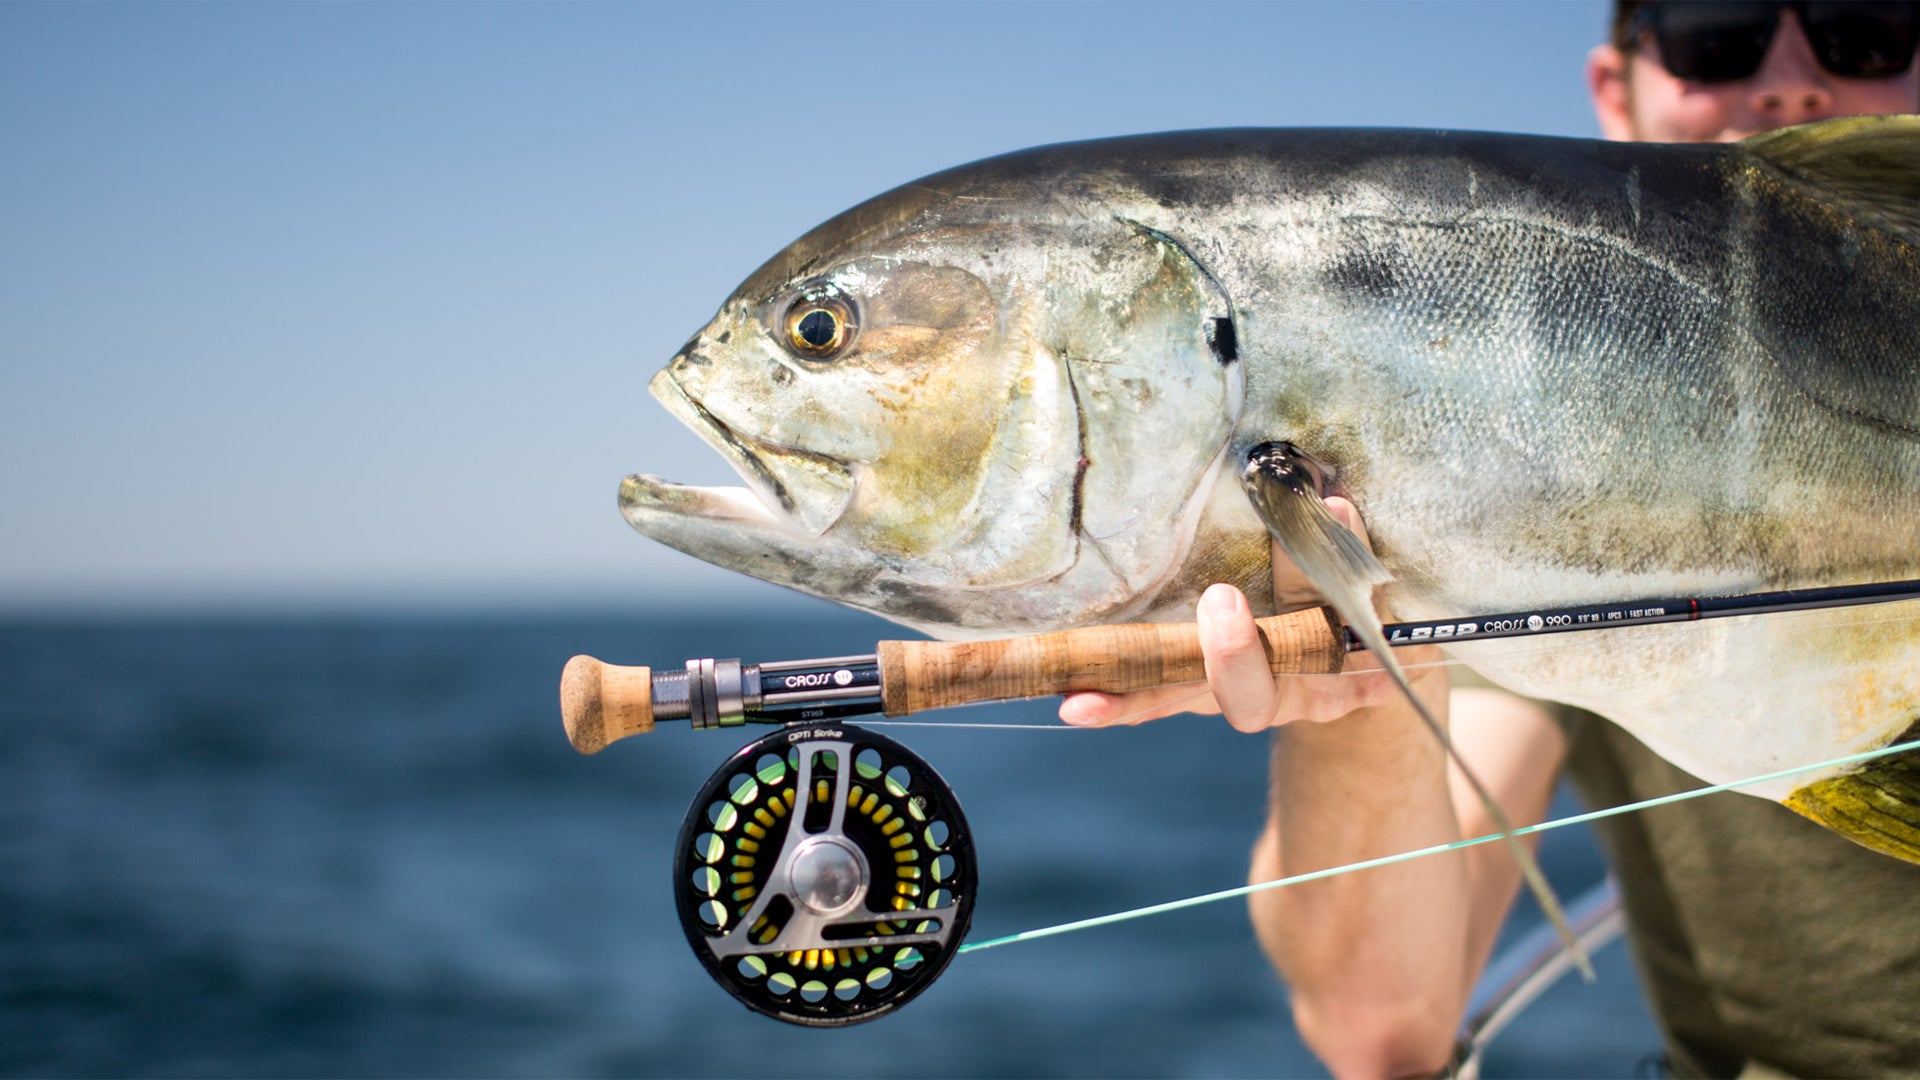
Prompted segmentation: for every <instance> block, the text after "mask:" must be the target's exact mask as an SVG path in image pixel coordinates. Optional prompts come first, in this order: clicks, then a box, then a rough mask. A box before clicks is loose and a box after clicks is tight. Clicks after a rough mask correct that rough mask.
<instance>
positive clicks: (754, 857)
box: [673, 723, 975, 1027]
mask: <svg viewBox="0 0 1920 1080" xmlns="http://www.w3.org/2000/svg"><path fill="white" fill-rule="evenodd" d="M674 850H675V854H674V866H673V880H674V896H675V899H676V906H677V908H678V910H679V913H680V926H681V929H683V930H684V931H686V935H687V941H688V943H689V944H691V945H692V946H693V951H694V953H695V954H696V955H697V956H699V958H700V962H701V963H702V964H703V965H704V966H705V967H706V969H707V971H708V973H709V974H711V975H712V976H713V978H714V980H715V981H717V982H718V983H719V984H720V985H721V986H722V987H723V988H725V989H726V991H727V992H728V993H729V994H732V995H733V996H734V997H735V998H737V999H739V1000H740V1001H741V1002H742V1003H744V1004H745V1005H746V1006H747V1007H748V1008H750V1009H753V1010H754V1011H755V1012H759V1013H764V1014H765V1015H767V1016H771V1017H773V1018H775V1019H777V1020H784V1021H787V1022H788V1023H792V1024H804V1025H807V1026H810V1027H838V1026H842V1025H846V1024H857V1023H860V1022H862V1021H865V1020H872V1019H874V1018H875V1017H878V1016H882V1015H885V1014H886V1013H888V1012H891V1011H893V1010H894V1009H897V1008H899V1007H900V1006H901V1005H904V1004H906V1003H907V1002H908V1001H911V1000H912V999H913V998H914V997H916V996H917V995H918V994H919V993H920V992H921V991H923V990H925V989H926V988H927V986H928V985H930V984H931V983H932V982H933V980H934V978H935V977H936V976H938V975H939V974H940V972H941V971H942V970H943V969H944V968H945V967H946V966H947V963H948V962H949V961H951V960H952V959H953V956H954V951H955V950H956V949H957V948H958V947H959V945H960V942H961V940H962V939H963V938H964V937H965V936H966V933H967V925H968V922H969V921H970V919H971V918H972V915H973V902H974V890H975V866H974V854H973V838H972V835H971V834H970V833H969V832H968V830H967V820H966V818H965V816H963V815H962V814H961V812H960V804H959V803H958V802H957V801H955V799H954V796H953V792H952V790H951V789H949V788H948V787H947V785H946V783H945V782H944V781H942V780H941V779H940V776H939V774H937V773H935V772H934V771H933V768H932V767H931V766H929V765H928V764H927V763H926V762H925V761H923V760H921V759H920V758H919V757H918V756H917V755H915V754H914V753H913V752H912V751H910V750H908V749H907V748H906V747H904V746H901V745H900V744H899V743H896V742H894V741H893V740H892V739H889V738H887V737H885V736H883V735H878V734H875V733H874V732H871V731H866V730H864V729H861V728H857V727H853V726H851V725H846V724H830V723H829V724H813V725H798V726H793V727H787V728H782V729H780V730H778V731H774V732H772V733H770V734H768V735H766V736H764V737H762V738H760V739H758V740H756V741H754V742H753V743H751V744H749V745H748V746H746V747H745V748H743V749H742V750H740V752H738V753H736V754H734V755H733V757H732V758H730V759H729V760H728V761H727V763H726V764H725V765H723V766H721V768H720V769H719V771H717V772H715V773H714V774H713V776H712V777H710V778H709V779H708V780H707V783H706V785H705V786H704V787H702V788H701V789H700V793H699V795H697V796H695V798H694V801H693V806H692V807H691V809H690V810H689V811H688V814H687V818H686V821H685V823H684V824H682V825H681V827H680V838H679V841H678V842H677V844H676V845H675V849H674Z"/></svg>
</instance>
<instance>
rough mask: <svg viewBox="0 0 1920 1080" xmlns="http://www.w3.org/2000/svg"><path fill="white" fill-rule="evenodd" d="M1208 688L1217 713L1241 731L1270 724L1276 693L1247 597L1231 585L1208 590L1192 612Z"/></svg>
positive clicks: (1253, 729)
mask: <svg viewBox="0 0 1920 1080" xmlns="http://www.w3.org/2000/svg"><path fill="white" fill-rule="evenodd" d="M1196 621H1197V622H1198V624H1199V631H1200V654H1201V655H1202V656H1203V657H1205V658H1206V665H1207V687H1208V689H1210V690H1212V691H1213V700H1214V702H1215V704H1217V705H1219V706H1220V712H1221V714H1222V715H1224V716H1225V717H1226V718H1227V723H1229V724H1232V725H1233V726H1234V727H1235V728H1236V729H1238V730H1240V731H1260V730H1262V729H1263V728H1267V727H1270V726H1271V725H1272V724H1273V715H1274V699H1275V691H1274V686H1273V672H1272V670H1271V668H1270V667H1269V666H1268V663H1267V650H1266V649H1265V648H1264V647H1262V646H1261V644H1260V630H1259V628H1258V627H1256V626H1255V625H1254V622H1253V610H1252V609H1251V608H1249V607H1248V606H1247V598H1246V596H1245V595H1244V594H1242V593H1241V592H1240V590H1239V589H1236V588H1234V587H1233V586H1231V585H1212V586H1209V587H1208V588H1207V591H1206V592H1204V593H1202V594H1201V595H1200V606H1199V610H1198V611H1197V612H1196Z"/></svg>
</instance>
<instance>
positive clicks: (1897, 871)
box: [1558, 707, 1920, 1077]
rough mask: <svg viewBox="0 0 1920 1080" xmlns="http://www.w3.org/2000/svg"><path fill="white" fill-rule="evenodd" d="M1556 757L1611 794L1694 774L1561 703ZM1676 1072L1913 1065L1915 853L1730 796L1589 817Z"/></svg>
mask: <svg viewBox="0 0 1920 1080" xmlns="http://www.w3.org/2000/svg"><path fill="white" fill-rule="evenodd" d="M1558 712H1559V718H1560V722H1561V725H1562V727H1563V728H1564V730H1565V731H1566V733H1567V738H1568V747H1567V766H1566V768H1567V771H1568V773H1569V774H1570V775H1571V776H1572V778H1573V781H1574V783H1575V785H1576V786H1577V787H1578V788H1579V789H1580V792H1581V794H1582V795H1583V796H1584V797H1585V798H1586V800H1587V801H1588V802H1590V803H1591V804H1593V805H1594V806H1596V807H1603V806H1616V805H1619V804H1621V803H1628V802H1635V801H1638V800H1641V799H1648V798H1653V797H1655V796H1659V795H1665V794H1669V793H1672V792H1676V791H1683V790H1687V789H1690V788H1696V787H1700V786H1702V782H1701V781H1700V780H1697V779H1695V778H1694V777H1692V776H1690V775H1688V774H1687V773H1685V772H1682V771H1681V770H1679V769H1677V768H1675V767H1674V766H1672V765H1670V764H1668V763H1667V762H1666V761H1665V760H1663V759H1661V758H1660V757H1658V756H1656V755H1654V754H1653V753H1652V752H1651V751H1649V750H1647V749H1646V748H1645V747H1644V746H1642V745H1641V744H1640V743H1639V741H1638V740H1636V739H1634V738H1633V736H1631V735H1628V734H1627V733H1626V732H1624V731H1622V730H1621V729H1620V728H1618V727H1616V726H1614V725H1613V724H1611V723H1608V722H1607V721H1605V720H1603V719H1601V718H1600V717H1598V716H1595V715H1594V714H1592V713H1588V712H1584V711H1581V710H1578V709H1571V708H1564V707H1562V708H1560V709H1559V710H1558ZM1597 829H1598V831H1599V833H1600V836H1601V842H1602V844H1603V845H1604V846H1605V847H1606V849H1607V853H1608V855H1609V857H1610V860H1611V862H1612V864H1613V867H1614V869H1615V872H1616V873H1617V875H1618V876H1619V880H1620V891H1621V896H1622V900H1623V902H1624V904H1625V907H1626V911H1627V916H1628V920H1629V927H1630V930H1629V939H1630V940H1631V942H1632V946H1633V951H1634V955H1635V959H1636V961H1637V962H1638V965H1639V968H1640V973H1641V979H1642V982H1643V983H1644V984H1645V988H1646V993H1647V999H1648V1003H1649V1004H1650V1006H1651V1007H1652V1009H1653V1011H1654V1015H1655V1016H1656V1017H1658V1019H1659V1021H1660V1023H1661V1026H1662V1028H1663V1030H1664V1031H1665V1033H1666V1038H1667V1054H1668V1057H1669V1064H1670V1066H1671V1068H1672V1070H1673V1072H1674V1074H1675V1075H1678V1076H1736V1075H1739V1074H1740V1073H1742V1072H1743V1071H1746V1072H1750V1073H1753V1074H1779V1073H1786V1074H1788V1075H1792V1076H1802V1077H1821V1076H1920V866H1915V865H1913V864H1910V863H1906V862H1903V861H1900V860H1898V859H1895V858H1892V857H1890V856H1887V855H1881V854H1878V853H1876V852H1873V851H1869V850H1868V849H1866V848H1863V847H1860V846H1858V845H1856V844H1854V843H1853V842H1852V841H1850V840H1847V839H1845V838H1843V837H1841V836H1839V835H1836V834H1835V833H1832V832H1829V831H1828V830H1826V829H1824V828H1822V827H1821V826H1819V825H1816V824H1814V823H1813V822H1811V821H1808V820H1806V819H1805V818H1802V817H1801V816H1799V815H1798V814H1796V813H1794V812H1793V811H1791V810H1788V809H1787V808H1786V807H1784V806H1781V805H1779V804H1778V803H1774V802H1771V801H1768V800H1765V799H1760V798H1755V797H1754V796H1751V795H1742V794H1738V793H1734V792H1726V793H1722V794H1717V795H1709V796H1705V797H1703V798H1699V799H1692V800H1688V801H1686V802H1683V803H1677V804H1674V805H1671V806H1663V807H1657V808H1655V809H1652V810H1642V811H1638V812H1635V813H1632V814H1623V815H1620V816H1618V817H1612V818H1608V819H1605V820H1604V821H1602V822H1600V823H1599V824H1598V826H1597Z"/></svg>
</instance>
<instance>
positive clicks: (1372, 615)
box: [1240, 442, 1594, 982]
mask: <svg viewBox="0 0 1920 1080" xmlns="http://www.w3.org/2000/svg"><path fill="white" fill-rule="evenodd" d="M1240 482H1241V484H1242V485H1243V486H1244V487H1245V488H1246V491H1247V497H1248V499H1250V500H1252V502H1253V509H1254V512H1255V513H1257V514H1259V515H1260V520H1262V521H1264V522H1266V525H1267V531H1268V532H1270V533H1272V534H1273V538H1274V540H1275V541H1276V542H1277V543H1278V544H1279V545H1280V550H1282V551H1284V552H1286V554H1287V557H1288V558H1290V559H1292V560H1293V561H1294V564H1295V565H1296V566H1298V567H1299V568H1300V572H1301V573H1303V574H1305V575H1306V576H1307V580H1308V581H1311V582H1312V583H1313V585H1314V587H1315V588H1317V589H1319V590H1320V594H1321V595H1322V596H1324V597H1325V598H1326V600H1327V603H1328V604H1329V605H1330V606H1331V607H1332V608H1333V610H1334V611H1336V612H1338V613H1339V615H1340V618H1341V619H1343V620H1345V621H1346V624H1347V625H1348V626H1349V627H1351V628H1352V629H1353V632H1354V634H1355V635H1356V636H1358V637H1359V638H1360V640H1361V641H1362V642H1363V643H1365V644H1366V646H1367V649H1368V651H1370V652H1372V653H1373V654H1374V655H1375V656H1376V657H1378V658H1379V660H1380V664H1381V666H1382V667H1384V668H1385V669H1386V671H1387V674H1388V675H1390V676H1392V678H1393V681H1394V684H1395V685H1396V686H1398V687H1399V688H1400V692H1401V694H1403V695H1405V696H1406V699H1407V702H1408V703H1409V704H1411V705H1412V706H1413V709H1414V711H1415V712H1417V713H1419V714H1420V719H1421V720H1423V721H1425V723H1426V725H1427V730H1429V731H1431V732H1432V733H1433V736H1434V738H1436V739H1439V740H1440V745H1441V746H1443V747H1445V748H1446V751H1447V757H1448V758H1449V759H1451V760H1452V761H1453V763H1454V764H1455V765H1456V766H1458V767H1459V769H1460V774H1461V775H1462V776H1463V777H1465V778H1466V781H1467V785H1468V786H1469V787H1471V788H1472V789H1473V792H1474V795H1475V796H1476V797H1477V798H1478V800H1479V803H1480V807H1481V809H1482V810H1483V811H1484V812H1485V813H1486V815H1487V820H1488V821H1489V822H1491V823H1492V824H1493V827H1494V828H1495V829H1496V830H1497V831H1498V832H1499V833H1500V837H1501V840H1502V841H1503V842H1504V843H1505V844H1506V846H1507V850H1508V851H1509V852H1510V853H1511V854H1512V855H1513V858H1514V862H1516V863H1517V864H1518V865H1519V867H1520V875H1521V877H1522V878H1524V879H1525V880H1526V883H1527V888H1528V889H1529V890H1530V891H1531V892H1532V893H1533V897H1534V899H1535V900H1536V901H1538V902H1539V904H1540V910H1541V912H1542V913H1543V914H1545V915H1546V917H1547V921H1548V922H1550V923H1552V924H1553V928H1554V930H1555V931H1556V932H1557V933H1558V934H1559V937H1560V941H1561V943H1562V944H1563V945H1564V946H1565V947H1566V950H1567V953H1568V955H1569V956H1571V957H1572V958H1573V962H1574V964H1575V965H1576V966H1577V967H1579V969H1580V973H1581V974H1582V975H1584V976H1585V977H1586V979H1587V981H1588V982H1592V981H1593V978H1594V974H1593V963H1592V961H1590V960H1589V959H1588V958H1587V954H1586V950H1585V949H1584V948H1583V947H1582V946H1581V945H1580V940H1579V938H1578V936H1577V935H1575V934H1574V932H1573V927H1572V925H1571V924H1569V923H1568V921H1567V916H1566V912H1565V911H1564V910H1563V909H1562V908H1561V906H1560V900H1559V898H1558V897H1556V896H1555V895H1554V893H1553V886H1551V885H1549V884H1548V883H1547V878H1546V875H1545V874H1544V873H1542V872H1541V870H1540V864H1539V862H1538V861H1537V860H1536V859H1534V857H1533V852H1531V851H1529V850H1528V849H1527V847H1526V845H1524V844H1522V843H1520V841H1519V838H1517V837H1515V836H1514V835H1513V824H1512V822H1510V821H1509V820H1508V818H1507V814H1506V811H1504V810H1502V809H1501V808H1500V804H1499V802H1498V801H1497V800H1495V799H1494V797H1493V793H1492V792H1491V791H1489V790H1487V786H1486V785H1485V784H1483V783H1482V782H1481V781H1480V778H1479V776H1477V775H1475V773H1474V771H1473V768H1472V767H1471V766H1469V765H1468V764H1467V763H1466V761H1465V760H1463V759H1462V758H1461V757H1460V753H1459V751H1458V750H1456V749H1454V745H1453V740H1452V739H1451V738H1449V737H1448V735H1447V729H1446V728H1444V727H1442V726H1441V725H1440V721H1439V720H1438V719H1436V718H1435V717H1434V715H1433V713H1432V712H1430V711H1428V709H1427V706H1426V703H1425V702H1422V701H1421V700H1420V696H1419V695H1418V694H1415V693H1414V692H1413V683H1412V681H1411V680H1409V679H1408V678H1407V673H1406V671H1405V670H1404V669H1402V668H1401V667H1400V661H1398V660H1396V659H1394V656H1393V650H1392V648H1391V647H1390V646H1388V645H1387V638H1386V633H1385V631H1384V630H1383V629H1382V627H1381V625H1380V616H1379V615H1378V614H1377V613H1376V612H1375V611H1374V610H1373V589H1374V586H1376V585H1381V584H1384V583H1386V582H1387V581H1390V580H1392V578H1393V575H1392V574H1391V573H1389V572H1388V570H1387V568H1386V566H1385V565H1384V564H1382V563H1381V562H1380V560H1379V559H1378V558H1376V557H1375V556H1374V554H1373V552H1372V551H1371V550H1369V549H1368V547H1367V546H1366V545H1365V544H1363V543H1361V542H1360V538H1359V537H1358V536H1356V535H1354V532H1353V530H1351V529H1349V528H1347V527H1346V525H1344V524H1342V523H1341V522H1340V520H1339V519H1338V518H1336V517H1334V516H1333V515H1332V514H1331V513H1329V512H1328V511H1327V504H1326V502H1325V501H1324V500H1323V499H1322V498H1321V496H1320V483H1321V480H1320V470H1319V466H1317V465H1316V464H1315V463H1314V462H1313V460H1312V459H1311V458H1309V457H1307V456H1306V455H1305V454H1304V453H1302V452H1301V451H1299V450H1298V449H1296V448H1294V447H1292V446H1290V445H1288V444H1286V443H1277V442H1270V443H1263V444H1261V445H1259V446H1256V447H1254V448H1253V449H1252V450H1250V451H1248V452H1247V460H1246V465H1245V466H1244V467H1243V468H1242V469H1241V471H1240Z"/></svg>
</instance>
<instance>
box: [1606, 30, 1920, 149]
mask: <svg viewBox="0 0 1920 1080" xmlns="http://www.w3.org/2000/svg"><path fill="white" fill-rule="evenodd" d="M1587 84H1588V88H1589V89H1590V90H1591V91H1592V92H1593V100H1594V109H1595V111H1596V112H1597V113H1598V115H1599V118H1600V130H1601V133H1602V134H1603V135H1605V136H1606V137H1607V138H1609V139H1639V140H1644V141H1648V142H1730V141H1732V140H1734V139H1743V138H1745V137H1747V136H1748V135H1752V134H1755V133H1757V132H1762V131H1771V130H1773V129H1774V128H1779V127H1786V126H1788V125H1790V124H1802V123H1807V122H1809V121H1813V120H1825V119H1829V118H1831V117H1836V116H1861V115H1866V114H1871V113H1905V112H1916V111H1920V64H1913V65H1910V66H1909V67H1908V68H1907V70H1906V71H1905V72H1904V73H1902V74H1900V75H1896V76H1893V77H1892V78H1885V79H1850V78H1843V77H1841V76H1838V75H1834V74H1831V73H1829V72H1828V71H1827V70H1826V69H1824V68H1822V67H1821V66H1820V64H1819V61H1817V60H1816V59H1814V53H1813V47H1812V46H1811V45H1809V44H1808V43H1807V36H1806V34H1805V33H1804V32H1803V31H1802V30H1801V27H1800V20H1799V17H1798V16H1797V15H1796V14H1795V13H1793V12H1791V11H1782V12H1781V13H1780V25H1779V29H1778V30H1776V31H1775V32H1774V35H1773V41H1772V43H1771V44H1770V45H1769V46H1768V47H1767V53H1766V57H1765V59H1763V60H1762V61H1761V64H1760V68H1759V70H1758V71H1755V72H1754V73H1753V75H1752V76H1751V77H1750V78H1745V79H1739V80H1736V81H1733V82H1723V83H1701V82H1690V81H1688V80H1685V79H1680V78H1677V77H1675V76H1674V75H1673V74H1672V73H1671V72H1669V71H1668V70H1667V69H1666V68H1665V67H1664V66H1662V65H1661V61H1660V47H1659V45H1658V44H1657V43H1656V42H1655V41H1654V40H1653V35H1652V34H1651V33H1645V34H1642V35H1641V36H1640V43H1639V47H1638V48H1637V49H1636V50H1635V51H1634V52H1633V53H1632V54H1630V55H1625V56H1623V55H1622V54H1621V53H1620V51H1619V50H1618V49H1615V48H1614V47H1613V46H1611V45H1602V46H1600V47H1599V48H1597V49H1595V50H1593V53H1592V54H1591V55H1590V56H1589V57H1588V58H1587Z"/></svg>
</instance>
